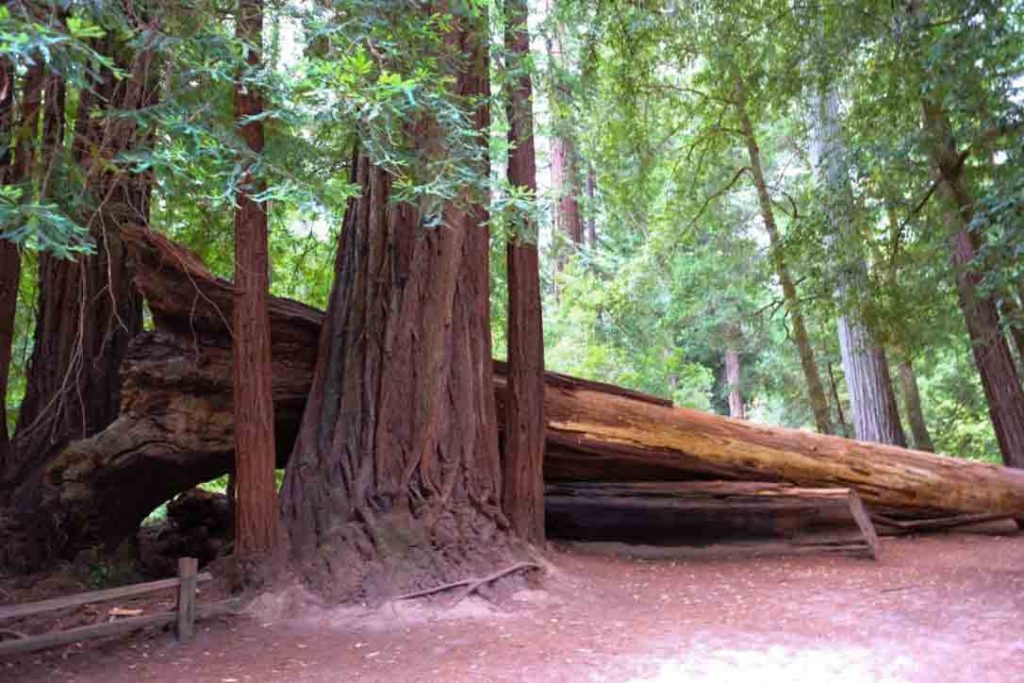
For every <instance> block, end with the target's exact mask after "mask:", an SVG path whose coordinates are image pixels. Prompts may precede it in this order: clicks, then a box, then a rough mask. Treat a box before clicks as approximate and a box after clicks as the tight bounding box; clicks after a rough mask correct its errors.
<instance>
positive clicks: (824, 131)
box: [810, 86, 907, 446]
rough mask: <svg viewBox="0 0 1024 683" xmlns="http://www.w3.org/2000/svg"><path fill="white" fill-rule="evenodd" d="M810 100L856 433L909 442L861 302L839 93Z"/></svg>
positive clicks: (859, 254) (861, 267)
mask: <svg viewBox="0 0 1024 683" xmlns="http://www.w3.org/2000/svg"><path fill="white" fill-rule="evenodd" d="M810 102H811V109H812V120H811V159H812V165H813V166H814V170H815V173H816V175H817V176H818V182H819V184H820V185H821V189H822V192H821V195H822V196H823V197H824V202H823V203H824V205H825V214H826V216H827V218H828V222H829V223H830V226H829V227H830V228H831V234H830V235H829V236H828V238H827V241H828V244H829V247H830V250H831V251H832V255H833V259H834V262H835V263H836V264H837V276H836V298H837V299H838V304H839V308H840V310H842V311H844V313H843V314H842V315H840V316H838V318H837V320H836V327H837V328H838V331H839V352H840V356H841V357H842V364H843V374H844V375H845V376H846V386H847V388H848V390H849V394H850V411H851V412H852V413H853V429H854V433H855V434H856V437H857V438H858V439H860V440H861V441H874V442H877V443H888V444H894V445H897V446H905V445H906V443H907V440H906V436H905V435H904V433H903V426H902V425H901V424H900V414H899V408H898V406H897V404H896V392H895V391H894V390H893V386H892V376H891V375H890V373H889V364H888V362H887V360H886V357H885V351H884V350H883V349H882V347H881V346H880V345H879V344H877V343H876V342H875V341H874V339H873V338H872V334H871V331H870V330H869V329H868V325H867V323H866V322H865V321H864V320H863V316H862V312H861V310H860V305H859V302H858V300H857V296H858V295H859V294H858V293H860V292H864V291H866V290H867V286H868V272H867V265H866V264H865V262H864V255H863V250H862V247H861V238H860V234H859V232H858V231H857V229H856V227H855V226H856V221H857V214H858V211H857V206H856V200H855V198H854V196H853V190H852V188H851V187H850V182H849V179H848V174H847V168H846V162H845V149H844V144H843V141H842V139H841V133H840V130H839V94H838V93H837V92H836V89H835V87H834V86H828V87H827V88H826V90H825V92H824V94H821V93H817V92H816V93H815V94H813V95H812V96H811V98H810Z"/></svg>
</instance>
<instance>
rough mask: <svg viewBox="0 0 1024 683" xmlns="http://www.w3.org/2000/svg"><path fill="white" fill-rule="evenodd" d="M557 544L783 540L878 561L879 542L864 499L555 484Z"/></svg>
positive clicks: (847, 494) (725, 487)
mask: <svg viewBox="0 0 1024 683" xmlns="http://www.w3.org/2000/svg"><path fill="white" fill-rule="evenodd" d="M545 513H546V520H547V527H548V534H549V536H550V537H551V538H558V539H566V540H575V541H587V542H617V543H623V542H624V543H633V544H636V543H640V544H645V545H655V546H661V545H672V546H676V545H682V546H687V545H688V546H698V547H699V546H706V545H711V544H719V543H736V542H750V541H776V542H779V541H782V542H787V543H792V544H794V545H799V546H815V545H817V546H829V547H832V546H837V545H838V546H841V547H844V548H856V549H858V550H859V551H861V552H863V553H865V554H867V555H868V556H870V557H872V558H874V557H875V556H876V553H877V546H878V540H877V535H876V533H875V529H874V526H873V525H872V523H871V520H870V519H869V518H868V515H867V513H866V512H865V510H864V506H863V505H862V504H861V501H860V498H859V497H858V496H857V494H856V492H854V491H853V490H852V489H847V488H827V489H822V488H803V487H798V486H792V485H790V484H777V483H765V482H746V481H690V482H609V483H598V482H583V483H581V482H575V483H558V484H548V485H547V486H546V489H545Z"/></svg>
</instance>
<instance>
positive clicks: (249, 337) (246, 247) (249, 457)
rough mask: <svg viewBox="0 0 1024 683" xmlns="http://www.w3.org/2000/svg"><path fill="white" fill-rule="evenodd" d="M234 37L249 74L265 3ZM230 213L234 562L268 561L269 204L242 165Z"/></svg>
mask: <svg viewBox="0 0 1024 683" xmlns="http://www.w3.org/2000/svg"><path fill="white" fill-rule="evenodd" d="M235 36H236V38H238V40H239V42H241V43H242V44H243V45H245V50H246V63H247V64H248V66H249V68H250V69H257V68H259V67H260V65H261V59H262V57H261V43H262V40H263V0H240V2H239V5H238V17H237V20H236V23H235ZM242 78H243V77H242V76H239V80H238V82H237V84H236V85H235V119H236V121H237V122H238V126H239V129H240V133H241V136H242V139H243V141H244V142H245V145H246V147H248V149H249V150H250V151H251V152H252V153H253V155H259V154H260V153H262V151H263V123H262V121H259V120H256V121H249V122H247V123H246V122H244V120H245V119H246V118H248V117H254V116H258V115H259V114H261V113H262V112H263V100H262V96H261V95H260V93H259V92H258V91H257V90H255V89H254V88H253V86H252V85H251V84H245V83H244V82H243V80H242ZM242 164H243V168H244V170H243V172H242V178H241V180H240V181H239V192H238V196H237V198H236V202H237V206H236V208H235V305H234V307H233V321H234V326H233V327H234V336H233V340H234V347H233V350H234V382H233V387H234V415H235V421H234V423H235V425H237V427H236V429H235V430H234V432H235V506H234V508H235V546H234V551H235V557H236V558H237V559H239V560H241V561H243V562H249V561H255V560H259V559H260V558H265V557H267V556H269V555H270V553H272V551H273V549H274V546H275V543H276V541H277V518H278V506H277V484H276V477H275V471H274V460H275V457H274V453H275V448H274V403H273V400H272V398H271V388H270V386H271V362H270V318H269V315H268V313H267V289H268V287H269V275H268V268H269V262H268V256H267V213H266V203H265V202H261V201H257V200H255V199H253V196H254V195H257V194H259V193H261V192H262V191H263V190H264V189H265V184H264V183H263V182H262V181H260V180H257V179H256V178H254V177H253V176H252V175H251V169H252V161H251V160H249V159H243V161H242Z"/></svg>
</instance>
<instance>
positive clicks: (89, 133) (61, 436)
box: [5, 38, 157, 496]
mask: <svg viewBox="0 0 1024 683" xmlns="http://www.w3.org/2000/svg"><path fill="white" fill-rule="evenodd" d="M98 47H99V48H100V49H105V50H107V51H108V53H115V45H114V39H113V38H107V39H104V42H103V43H102V44H101V45H99V46H98ZM124 52H125V50H124V49H123V48H122V49H121V50H120V53H119V54H114V56H115V58H118V59H119V61H120V60H124V61H123V62H122V66H123V67H124V68H126V69H127V70H128V71H129V76H128V77H127V78H123V79H120V80H118V79H115V77H114V75H113V74H112V73H111V72H110V71H109V70H104V71H103V73H102V74H101V76H100V78H99V81H98V82H97V83H95V84H94V86H93V88H91V89H90V90H83V91H82V92H81V93H80V97H79V111H78V115H77V118H76V127H75V135H74V142H73V145H74V147H73V153H74V154H73V156H74V158H75V160H76V161H77V162H78V164H79V165H80V166H81V167H82V170H83V172H84V173H85V194H86V196H87V197H88V198H89V200H90V201H91V202H92V205H93V207H94V208H93V209H92V210H91V211H90V212H87V213H86V214H85V215H83V216H81V217H80V222H81V223H82V224H83V225H85V226H87V227H88V229H89V233H90V235H91V236H92V238H93V240H94V242H95V253H94V254H92V255H88V256H84V255H83V256H79V257H78V258H77V259H75V260H61V259H57V258H54V257H52V256H49V255H46V254H41V255H40V257H39V282H40V285H39V303H38V311H37V318H36V332H35V339H36V341H35V345H34V347H33V351H32V357H31V359H30V361H29V367H28V373H27V387H26V392H25V398H24V400H23V402H22V406H21V412H20V413H19V416H18V427H17V431H16V434H15V439H14V443H13V444H12V453H11V457H10V458H8V467H7V470H6V471H5V477H6V478H5V483H6V484H7V485H8V486H15V485H16V486H19V494H18V495H19V496H21V495H29V496H31V495H34V494H33V492H32V489H33V488H34V487H33V486H32V485H30V484H29V482H32V481H37V480H38V475H39V474H40V473H41V472H42V470H43V468H44V467H45V465H46V464H47V462H49V460H50V459H51V458H52V457H53V456H54V455H55V454H57V453H58V452H59V451H60V450H61V449H62V448H63V447H64V445H66V444H67V443H68V442H70V441H72V440H74V439H79V438H82V437H85V436H89V435H91V434H94V433H96V432H98V431H99V430H101V429H103V428H104V427H106V426H107V425H108V424H109V423H110V422H111V421H112V420H113V419H114V418H115V417H117V414H118V404H119V379H118V369H119V367H120V365H121V360H122V359H123V358H124V355H125V351H126V350H127V348H128V342H129V341H130V340H131V338H132V337H133V336H135V334H137V333H138V332H139V331H141V327H142V307H141V299H140V298H139V296H138V295H137V294H136V292H135V291H134V289H133V288H132V286H131V283H130V276H129V273H128V267H127V263H126V259H127V254H126V252H125V249H124V245H123V244H122V242H121V238H120V235H119V226H121V225H124V224H135V225H139V224H141V225H145V224H146V223H147V222H148V217H149V197H150V185H151V178H150V177H149V175H148V174H142V175H139V174H132V173H130V172H128V171H127V170H125V169H124V168H121V167H119V166H118V165H117V164H116V163H113V162H112V159H114V158H115V157H117V156H119V155H120V154H121V153H122V152H124V151H126V150H129V149H132V148H134V147H136V146H137V145H141V144H143V143H144V140H142V139H140V132H139V131H138V130H137V126H136V124H135V122H134V121H133V120H131V119H128V118H124V117H113V116H108V115H106V113H107V112H108V111H110V110H115V109H116V110H124V109H137V108H142V107H147V106H150V105H152V104H154V103H155V101H156V95H157V82H156V81H157V78H156V76H157V73H156V69H155V68H153V66H154V65H153V63H152V61H153V53H152V52H151V51H149V50H145V49H144V50H142V51H140V52H139V53H138V54H137V56H136V58H134V59H131V58H128V59H125V58H124V57H125V55H124ZM51 92H52V93H53V94H54V99H55V100H56V99H57V98H60V97H61V96H62V94H63V88H62V87H61V86H60V84H59V83H56V84H54V87H53V88H52V90H51ZM51 104H52V105H53V106H50V105H51ZM46 114H47V116H46V118H47V119H48V120H47V121H46V122H44V126H43V130H44V136H50V139H47V138H45V137H44V143H46V144H50V143H53V144H56V143H57V142H58V141H59V137H58V136H59V135H60V134H61V131H62V130H63V127H62V126H63V124H62V123H61V121H60V119H62V118H63V102H60V101H54V102H48V106H47V108H46ZM51 152H53V153H55V150H49V151H44V154H49V153H51ZM22 484H25V486H22Z"/></svg>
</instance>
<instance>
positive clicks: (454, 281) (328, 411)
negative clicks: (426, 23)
mask: <svg viewBox="0 0 1024 683" xmlns="http://www.w3.org/2000/svg"><path fill="white" fill-rule="evenodd" d="M486 25H487V24H486V16H479V15H470V14H463V15H460V16H458V17H457V19H456V21H455V23H454V24H453V26H452V29H451V31H450V32H449V34H448V35H447V36H446V41H445V42H446V43H447V46H446V49H449V50H451V51H452V52H454V53H457V54H460V55H463V56H464V57H465V59H464V60H462V61H461V62H460V63H452V66H451V68H452V69H453V70H455V73H454V74H453V76H454V77H455V78H454V87H455V94H456V95H457V96H459V97H472V96H480V95H484V94H486V93H487V92H488V83H487V53H486V48H485V44H484V41H483V37H484V36H486ZM475 106H477V107H480V106H481V105H479V104H477V105H475ZM475 124H476V127H477V129H478V130H479V131H485V130H486V128H487V111H486V109H484V108H478V109H477V113H476V120H475ZM431 132H432V131H431V129H430V126H429V123H428V122H422V123H421V124H420V125H418V126H416V128H415V129H414V130H413V131H412V133H413V135H414V138H415V142H414V144H416V146H417V147H418V148H420V149H430V148H436V145H437V140H436V138H433V137H431ZM480 141H481V145H483V144H485V141H484V138H483V137H481V140H480ZM477 172H478V173H480V174H481V175H483V174H485V173H486V167H484V166H481V168H479V169H478V171H477ZM354 173H355V177H354V180H355V181H356V183H357V184H358V185H359V186H360V187H361V188H362V192H361V195H360V196H359V197H358V198H356V199H354V200H353V201H352V202H351V203H350V205H349V210H348V212H347V214H346V218H345V225H344V227H343V228H342V231H341V236H340V244H339V248H338V259H337V264H336V276H335V282H334V287H333V290H332V292H331V298H330V303H329V305H328V310H327V315H326V319H325V321H324V327H323V331H322V334H321V337H320V348H319V355H318V360H317V367H316V370H315V373H314V378H313V385H312V388H311V390H310V394H309V399H308V401H307V404H306V409H305V413H304V415H303V419H302V423H301V425H300V430H299V434H298V437H297V439H296V443H295V447H294V450H293V452H292V456H291V459H290V460H289V463H288V467H287V471H286V475H285V484H284V488H283V492H282V509H283V517H284V520H285V524H286V526H287V530H288V533H289V538H290V541H291V553H292V558H293V561H294V562H295V564H296V567H297V568H298V569H299V571H300V573H301V574H302V575H303V576H304V577H305V579H306V581H307V583H308V584H309V585H310V586H311V587H312V588H313V589H314V590H318V591H320V592H322V593H324V594H326V595H328V596H329V597H331V598H333V599H342V600H344V599H351V598H354V597H360V596H362V597H369V598H371V599H372V598H376V597H382V596H387V595H390V594H393V593H394V592H395V591H396V590H402V589H404V588H412V587H420V586H423V585H434V584H435V583H436V582H437V581H439V580H444V579H448V578H455V577H463V576H465V575H466V574H467V573H469V574H472V573H477V572H478V571H481V570H483V569H485V567H490V566H492V565H494V564H496V563H501V562H505V561H507V559H508V555H509V552H510V550H509V549H510V545H509V543H510V536H509V535H508V534H507V533H506V532H504V531H503V530H502V527H503V526H504V521H503V517H502V515H501V511H500V509H499V496H500V491H499V488H500V486H499V485H500V471H499V468H500V462H499V459H498V438H497V437H498V434H497V421H496V417H497V416H496V410H495V402H494V396H493V394H492V392H491V381H492V378H491V374H492V368H491V359H490V352H491V338H490V329H489V310H488V309H489V303H488V233H487V229H486V227H485V223H484V221H485V219H486V214H485V212H484V210H483V209H482V208H481V207H479V206H477V205H473V204H472V203H470V202H469V197H462V200H463V201H460V202H458V203H451V204H448V205H446V206H445V207H444V209H443V212H442V215H441V217H440V218H441V227H439V228H429V227H426V226H424V225H423V224H422V221H421V217H420V216H419V215H417V213H416V211H415V210H414V209H413V207H411V206H409V205H407V204H398V203H395V202H394V201H392V198H391V183H392V177H391V176H390V175H389V174H388V173H387V172H385V171H383V170H382V169H380V168H378V167H376V166H374V165H373V164H372V163H371V162H370V161H369V160H368V159H366V158H365V157H362V156H361V157H359V158H358V159H357V161H356V163H355V165H354Z"/></svg>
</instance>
